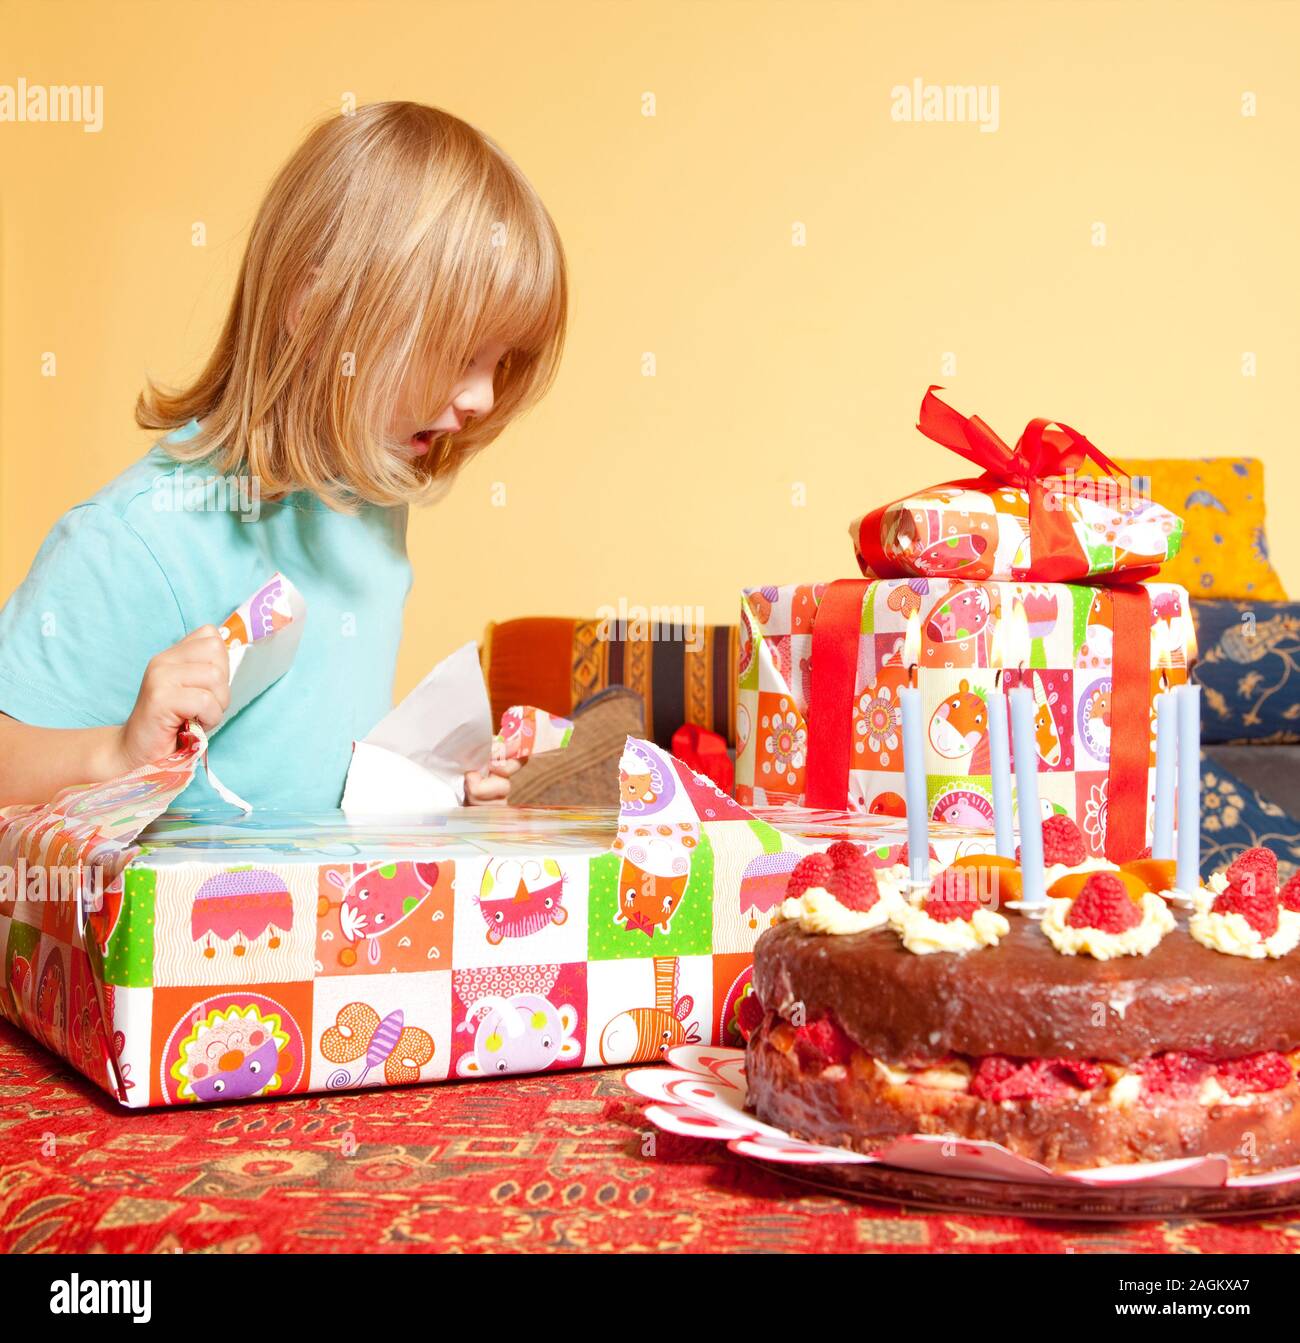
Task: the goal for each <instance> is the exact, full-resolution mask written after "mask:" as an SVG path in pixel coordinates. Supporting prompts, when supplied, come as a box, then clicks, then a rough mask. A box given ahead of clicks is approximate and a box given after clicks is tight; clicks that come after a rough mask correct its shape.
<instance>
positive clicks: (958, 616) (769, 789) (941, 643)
mask: <svg viewBox="0 0 1300 1343" xmlns="http://www.w3.org/2000/svg"><path fill="white" fill-rule="evenodd" d="M1016 603H1021V604H1023V607H1024V613H1025V619H1026V622H1027V625H1028V647H1027V648H1026V649H1024V650H1023V656H1018V657H1016V658H1014V659H1008V660H1007V665H1006V666H1005V667H1003V666H1002V665H1001V661H1002V659H1000V658H999V656H998V650H997V648H996V647H995V633H996V631H997V629H998V626H999V623H1000V622H1001V621H1002V620H1003V619H1004V618H1005V617H1006V615H1007V614H1008V613H1009V612H1011V610H1012V608H1013V605H1014V604H1016ZM909 622H914V623H915V624H916V625H919V634H920V639H919V645H920V646H919V650H918V651H917V652H916V653H915V654H913V656H915V657H916V662H917V666H916V684H917V686H918V688H919V690H920V692H921V696H922V702H923V712H924V719H925V773H926V781H927V804H928V808H929V812H930V815H931V817H932V818H933V819H934V820H935V821H943V822H946V823H950V824H956V825H965V826H972V827H977V828H985V827H988V826H990V825H991V824H992V814H993V812H992V808H993V792H992V785H991V775H990V761H989V737H988V728H987V724H988V712H987V707H986V705H987V700H988V696H989V695H990V693H992V692H993V691H994V690H995V689H999V688H1000V689H1001V690H1004V691H1005V690H1010V689H1011V688H1013V687H1015V686H1017V685H1028V686H1030V687H1032V689H1033V692H1034V698H1035V701H1036V703H1037V713H1036V716H1035V728H1036V734H1035V735H1036V744H1037V750H1038V771H1039V774H1038V787H1039V798H1040V805H1042V806H1043V808H1044V810H1045V811H1047V812H1049V813H1050V812H1063V813H1065V814H1067V815H1069V816H1072V817H1073V818H1074V819H1075V820H1076V821H1077V822H1078V824H1079V826H1080V828H1081V829H1082V830H1083V833H1084V835H1085V836H1086V837H1087V840H1088V843H1089V845H1090V846H1091V849H1092V851H1093V852H1094V853H1096V854H1106V855H1108V856H1111V857H1114V856H1115V855H1116V854H1122V856H1123V857H1132V856H1135V855H1136V853H1137V851H1138V850H1139V849H1141V848H1142V847H1143V846H1144V845H1145V844H1147V843H1148V842H1149V835H1150V827H1151V815H1152V809H1153V793H1154V766H1155V757H1154V711H1153V701H1154V698H1155V696H1156V695H1157V694H1158V693H1159V691H1160V690H1161V688H1162V687H1165V686H1172V685H1177V684H1180V683H1181V682H1183V681H1185V680H1186V679H1187V668H1188V665H1189V662H1190V661H1191V660H1192V659H1193V658H1194V655H1195V647H1196V644H1195V638H1196V636H1195V629H1194V626H1193V623H1192V619H1191V615H1190V612H1189V609H1188V601H1187V594H1186V592H1185V591H1184V590H1183V589H1182V588H1180V587H1177V586H1175V585H1173V584H1169V583H1147V584H1136V585H1132V586H1122V587H1121V586H1116V587H1088V586H1084V585H1080V584H1066V583H1043V582H1033V583H1012V582H979V583H977V582H968V581H964V580H962V579H957V578H921V577H916V578H910V579H908V578H881V579H861V580H857V579H854V580H846V581H841V582H837V583H830V584H824V583H805V584H786V585H783V586H780V587H762V588H750V589H748V590H746V591H745V592H744V594H743V596H742V600H741V624H742V630H741V648H740V672H739V688H738V693H737V747H738V750H737V758H736V797H737V799H738V800H739V801H740V802H741V803H742V804H744V805H746V806H750V805H755V806H766V807H771V806H781V805H786V804H794V805H808V806H815V807H845V806H847V807H849V808H851V809H853V810H855V811H860V812H867V813H877V814H883V815H901V814H903V813H904V811H905V808H904V803H903V740H902V719H901V712H900V705H899V691H900V689H901V688H902V687H903V686H904V685H906V684H907V683H908V680H909V671H910V669H909V668H908V667H907V666H906V665H905V663H904V644H905V641H906V637H907V634H908V628H909ZM999 672H1001V676H1000V678H999Z"/></svg>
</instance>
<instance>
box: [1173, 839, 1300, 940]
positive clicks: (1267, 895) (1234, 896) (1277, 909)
mask: <svg viewBox="0 0 1300 1343" xmlns="http://www.w3.org/2000/svg"><path fill="white" fill-rule="evenodd" d="M1193 901H1194V903H1195V912H1194V913H1193V914H1192V917H1191V920H1190V921H1189V925H1188V926H1189V931H1190V932H1191V935H1192V936H1193V937H1194V938H1195V939H1196V940H1197V941H1198V942H1200V943H1201V944H1202V945H1203V946H1206V947H1210V948H1212V949H1213V950H1215V951H1220V952H1223V953H1224V954H1225V955H1228V956H1246V957H1249V958H1250V959H1252V960H1262V959H1264V958H1265V957H1270V958H1273V959H1276V958H1277V957H1279V956H1285V955H1286V954H1287V953H1288V952H1291V951H1294V950H1295V948H1296V946H1297V945H1300V913H1297V912H1296V910H1294V909H1291V908H1288V907H1287V905H1285V904H1284V903H1283V901H1282V900H1281V898H1280V895H1279V892H1278V888H1277V858H1276V857H1275V856H1274V854H1273V853H1272V852H1270V851H1269V850H1268V849H1264V848H1254V849H1247V850H1246V852H1245V853H1243V854H1242V855H1241V856H1240V857H1239V858H1236V859H1235V860H1234V861H1233V862H1232V863H1231V864H1229V866H1228V868H1227V870H1226V871H1224V872H1216V873H1215V874H1214V876H1212V877H1211V878H1210V881H1209V885H1208V887H1207V888H1205V889H1203V890H1201V891H1199V892H1196V893H1195V894H1194V895H1193Z"/></svg>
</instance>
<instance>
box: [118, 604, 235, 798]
mask: <svg viewBox="0 0 1300 1343" xmlns="http://www.w3.org/2000/svg"><path fill="white" fill-rule="evenodd" d="M229 705H230V654H229V652H228V651H227V649H226V645H225V643H224V642H223V641H222V638H221V635H220V634H218V633H217V629H216V626H215V625H204V626H202V628H200V629H197V630H195V631H194V633H193V634H188V635H186V636H185V638H184V639H182V640H181V641H180V643H178V644H173V645H172V646H171V647H170V648H168V649H165V650H164V651H163V652H161V653H159V654H158V655H157V657H155V658H154V659H153V660H152V661H151V662H150V663H149V665H148V667H146V668H145V673H144V680H143V681H141V682H140V693H139V695H137V696H136V701H135V708H134V709H132V710H131V716H130V718H128V719H127V720H126V722H125V723H123V724H122V726H121V727H120V728H119V729H118V736H117V741H116V748H117V749H116V754H117V756H118V765H119V770H118V771H117V772H121V773H125V772H126V771H127V770H131V769H135V768H136V767H137V766H139V765H146V764H149V763H150V762H151V761H154V760H161V759H162V758H163V757H164V756H168V755H171V753H172V752H173V751H174V750H175V749H176V736H177V734H178V733H179V732H180V730H181V727H182V725H183V724H184V723H186V722H187V721H192V722H195V723H198V724H199V725H200V726H201V727H202V728H203V730H204V731H205V732H211V731H212V729H213V728H214V727H216V725H217V724H218V723H219V722H221V717H222V715H223V714H224V713H225V712H226V709H227V708H228V707H229Z"/></svg>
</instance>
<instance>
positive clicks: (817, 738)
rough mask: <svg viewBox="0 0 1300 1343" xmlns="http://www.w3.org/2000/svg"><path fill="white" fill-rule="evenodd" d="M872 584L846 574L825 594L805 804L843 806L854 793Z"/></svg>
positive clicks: (815, 640) (817, 626)
mask: <svg viewBox="0 0 1300 1343" xmlns="http://www.w3.org/2000/svg"><path fill="white" fill-rule="evenodd" d="M870 586H871V583H870V582H869V581H868V580H867V579H864V578H841V579H839V580H837V581H836V582H834V583H832V584H831V585H830V586H829V587H828V588H827V589H826V591H825V593H824V594H823V595H822V599H821V602H820V604H819V605H818V607H817V616H816V619H815V620H814V622H813V632H812V650H811V657H812V667H811V671H810V672H809V678H810V679H809V683H808V772H807V774H806V775H805V780H804V803H805V805H807V806H809V807H824V808H825V809H826V810H828V811H841V810H843V809H844V807H845V806H846V805H847V803H848V798H849V761H850V757H851V755H852V751H853V692H854V690H856V689H857V678H858V642H859V639H860V638H861V631H862V603H863V600H864V599H865V598H866V595H867V589H868V588H869V587H870Z"/></svg>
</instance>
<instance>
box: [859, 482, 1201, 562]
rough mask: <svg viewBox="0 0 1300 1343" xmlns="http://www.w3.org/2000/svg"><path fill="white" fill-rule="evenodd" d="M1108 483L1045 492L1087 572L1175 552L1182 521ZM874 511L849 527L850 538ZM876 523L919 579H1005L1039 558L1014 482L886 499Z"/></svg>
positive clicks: (891, 551) (1021, 492)
mask: <svg viewBox="0 0 1300 1343" xmlns="http://www.w3.org/2000/svg"><path fill="white" fill-rule="evenodd" d="M1113 488H1114V485H1113V482H1110V481H1109V479H1108V478H1107V477H1092V478H1089V479H1088V480H1086V481H1084V482H1081V483H1080V485H1079V487H1078V489H1077V490H1076V492H1074V493H1072V494H1065V495H1062V494H1061V493H1060V492H1049V499H1050V501H1051V503H1052V506H1053V507H1055V508H1057V509H1059V510H1060V511H1061V512H1062V513H1063V514H1064V515H1065V517H1066V518H1067V519H1068V520H1069V523H1070V527H1071V529H1072V530H1073V532H1074V535H1075V539H1076V542H1077V544H1078V546H1079V548H1080V550H1081V551H1082V552H1083V553H1084V554H1085V555H1086V556H1087V560H1088V575H1089V576H1095V575H1101V574H1111V573H1115V572H1117V571H1122V570H1125V569H1134V568H1142V569H1145V568H1147V567H1148V566H1150V565H1153V564H1160V563H1162V562H1163V561H1164V560H1166V559H1170V558H1172V557H1173V556H1174V555H1175V554H1177V552H1178V547H1179V543H1180V541H1181V539H1182V528H1183V523H1182V519H1181V518H1179V517H1178V515H1177V514H1175V513H1172V512H1171V511H1170V510H1169V509H1167V508H1165V507H1164V505H1163V504H1158V503H1156V502H1155V501H1154V500H1151V499H1134V500H1122V499H1117V498H1116V497H1114V495H1113V494H1108V493H1107V492H1108V491H1112V490H1113ZM872 516H873V515H871V514H868V515H867V517H864V518H857V519H855V520H854V522H853V524H852V525H851V526H850V528H849V531H850V533H851V534H852V536H853V538H854V541H855V543H857V542H858V541H859V539H860V536H861V532H862V527H863V525H864V524H865V523H866V522H867V518H869V517H872ZM876 525H877V526H878V528H879V533H880V544H881V546H882V547H883V549H884V552H885V554H886V555H887V556H888V557H889V559H890V561H891V562H892V563H893V564H894V565H895V566H896V568H897V571H898V572H900V573H903V574H911V575H916V576H917V577H928V578H946V577H958V578H966V579H980V580H988V579H1010V578H1011V577H1012V576H1013V575H1018V574H1020V573H1022V572H1024V571H1026V570H1029V569H1032V568H1033V566H1034V564H1035V562H1036V561H1037V560H1038V559H1039V558H1040V557H1039V556H1037V555H1036V554H1035V553H1034V548H1033V545H1032V538H1031V535H1030V528H1029V495H1028V492H1027V491H1026V490H1025V489H1023V488H1022V487H1020V486H1017V485H1005V484H1002V485H994V486H991V487H989V488H977V487H976V486H975V485H974V484H973V483H962V482H953V483H951V484H945V485H933V486H931V487H930V488H929V489H925V490H918V491H917V492H916V493H915V494H911V495H909V496H908V497H907V498H905V499H899V500H897V501H896V502H895V503H892V504H890V505H889V507H888V508H887V509H885V511H884V513H883V514H882V515H880V516H879V518H878V519H877V524H876Z"/></svg>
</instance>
